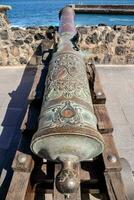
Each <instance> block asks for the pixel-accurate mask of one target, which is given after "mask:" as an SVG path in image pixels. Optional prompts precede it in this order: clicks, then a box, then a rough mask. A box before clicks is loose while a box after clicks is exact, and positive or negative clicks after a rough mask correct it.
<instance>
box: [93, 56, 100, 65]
mask: <svg viewBox="0 0 134 200" xmlns="http://www.w3.org/2000/svg"><path fill="white" fill-rule="evenodd" d="M94 61H95V63H96V64H99V63H100V62H101V59H100V58H99V57H98V56H95V57H94Z"/></svg>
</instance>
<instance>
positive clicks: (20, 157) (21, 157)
mask: <svg viewBox="0 0 134 200" xmlns="http://www.w3.org/2000/svg"><path fill="white" fill-rule="evenodd" d="M26 159H27V157H26V155H25V154H19V155H18V161H19V163H21V164H23V163H25V162H26Z"/></svg>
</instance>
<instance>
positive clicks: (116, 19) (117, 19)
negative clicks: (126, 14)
mask: <svg viewBox="0 0 134 200" xmlns="http://www.w3.org/2000/svg"><path fill="white" fill-rule="evenodd" d="M109 21H112V22H114V21H122V22H134V19H123V18H122V19H121V18H111V19H109Z"/></svg>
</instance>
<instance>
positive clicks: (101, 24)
mask: <svg viewBox="0 0 134 200" xmlns="http://www.w3.org/2000/svg"><path fill="white" fill-rule="evenodd" d="M98 26H107V24H103V23H100V24H98Z"/></svg>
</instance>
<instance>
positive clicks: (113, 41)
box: [79, 26, 134, 64]
mask: <svg viewBox="0 0 134 200" xmlns="http://www.w3.org/2000/svg"><path fill="white" fill-rule="evenodd" d="M79 31H80V33H81V35H82V38H81V41H80V47H81V50H82V51H83V53H84V54H85V55H86V57H87V59H88V60H89V61H90V60H94V61H95V63H97V64H134V26H113V27H109V26H94V27H86V28H85V27H81V28H79Z"/></svg>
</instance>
